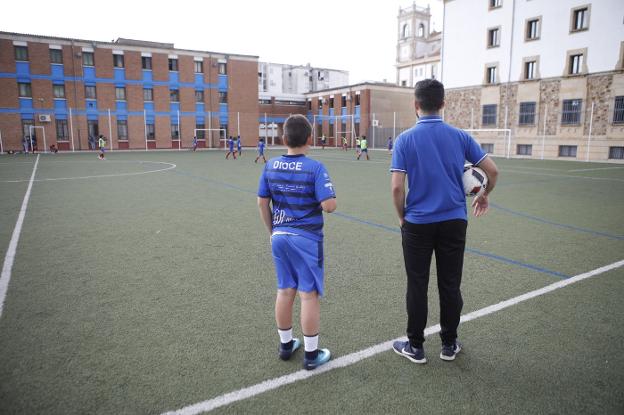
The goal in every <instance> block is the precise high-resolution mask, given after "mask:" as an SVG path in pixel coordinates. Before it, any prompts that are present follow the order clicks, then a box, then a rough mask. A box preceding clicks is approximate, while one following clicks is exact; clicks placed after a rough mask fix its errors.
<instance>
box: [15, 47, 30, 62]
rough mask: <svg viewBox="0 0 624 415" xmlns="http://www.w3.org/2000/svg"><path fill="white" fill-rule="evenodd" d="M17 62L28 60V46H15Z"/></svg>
mask: <svg viewBox="0 0 624 415" xmlns="http://www.w3.org/2000/svg"><path fill="white" fill-rule="evenodd" d="M13 50H14V51H15V60H16V61H27V60H28V48H27V47H26V46H13Z"/></svg>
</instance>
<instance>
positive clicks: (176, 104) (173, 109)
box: [169, 102, 180, 116]
mask: <svg viewBox="0 0 624 415" xmlns="http://www.w3.org/2000/svg"><path fill="white" fill-rule="evenodd" d="M179 110H180V103H179V102H171V103H170V104H169V111H171V113H172V114H173V113H174V112H175V113H176V116H177V115H178V111H179Z"/></svg>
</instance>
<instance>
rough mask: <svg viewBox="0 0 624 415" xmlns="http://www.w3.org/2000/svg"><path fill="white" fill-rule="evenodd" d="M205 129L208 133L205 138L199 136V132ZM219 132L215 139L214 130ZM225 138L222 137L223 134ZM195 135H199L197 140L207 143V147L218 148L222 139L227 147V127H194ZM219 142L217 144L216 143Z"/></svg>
mask: <svg viewBox="0 0 624 415" xmlns="http://www.w3.org/2000/svg"><path fill="white" fill-rule="evenodd" d="M198 131H203V132H205V133H207V134H206V135H205V136H204V138H199V137H197V132H198ZM213 131H217V132H218V138H216V139H215V137H214V136H213V134H212V132H213ZM222 135H223V137H225V138H221V136H222ZM193 137H197V141H198V142H200V141H203V142H204V143H205V147H206V148H218V147H219V146H220V143H221V141H224V148H227V131H226V129H225V128H195V129H193ZM215 143H217V145H215Z"/></svg>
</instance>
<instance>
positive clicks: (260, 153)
mask: <svg viewBox="0 0 624 415" xmlns="http://www.w3.org/2000/svg"><path fill="white" fill-rule="evenodd" d="M260 157H262V160H264V162H265V163H266V157H264V138H261V139H260V140H259V141H258V157H256V159H255V160H254V163H257V162H258V159H259V158H260Z"/></svg>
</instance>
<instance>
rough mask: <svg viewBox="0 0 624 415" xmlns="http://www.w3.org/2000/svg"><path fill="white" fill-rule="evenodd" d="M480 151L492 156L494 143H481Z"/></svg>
mask: <svg viewBox="0 0 624 415" xmlns="http://www.w3.org/2000/svg"><path fill="white" fill-rule="evenodd" d="M481 150H483V151H484V152H486V153H489V154H493V153H494V143H483V144H481Z"/></svg>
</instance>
